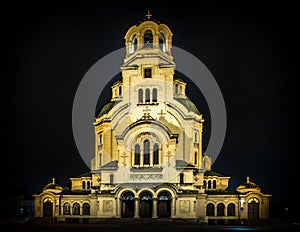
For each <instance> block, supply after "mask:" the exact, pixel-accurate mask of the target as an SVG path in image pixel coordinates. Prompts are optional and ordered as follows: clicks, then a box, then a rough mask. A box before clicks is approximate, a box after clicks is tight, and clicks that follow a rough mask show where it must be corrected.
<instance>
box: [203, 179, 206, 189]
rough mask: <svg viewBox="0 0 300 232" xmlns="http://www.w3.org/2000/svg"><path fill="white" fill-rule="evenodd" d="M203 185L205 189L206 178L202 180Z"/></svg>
mask: <svg viewBox="0 0 300 232" xmlns="http://www.w3.org/2000/svg"><path fill="white" fill-rule="evenodd" d="M203 187H204V188H205V189H206V180H204V181H203Z"/></svg>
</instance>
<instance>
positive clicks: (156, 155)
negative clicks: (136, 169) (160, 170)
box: [153, 143, 159, 164]
mask: <svg viewBox="0 0 300 232" xmlns="http://www.w3.org/2000/svg"><path fill="white" fill-rule="evenodd" d="M153 164H159V147H158V144H157V143H156V144H154V147H153Z"/></svg>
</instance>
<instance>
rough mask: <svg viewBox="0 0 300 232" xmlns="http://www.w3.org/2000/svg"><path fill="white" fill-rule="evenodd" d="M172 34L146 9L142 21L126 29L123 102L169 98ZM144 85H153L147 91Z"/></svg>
mask: <svg viewBox="0 0 300 232" xmlns="http://www.w3.org/2000/svg"><path fill="white" fill-rule="evenodd" d="M172 36H173V34H172V32H171V30H170V28H169V27H168V26H167V25H165V24H163V23H160V22H159V21H157V20H155V19H152V15H151V14H150V12H149V11H148V13H147V14H146V18H145V19H144V20H143V21H140V22H139V23H137V24H136V25H134V26H132V27H130V28H129V30H128V31H127V33H126V34H125V36H124V39H125V46H126V55H125V58H124V64H123V65H122V66H121V72H122V85H123V99H124V100H125V101H128V102H130V103H131V104H132V105H136V104H145V103H156V102H159V101H163V102H165V101H168V100H170V99H169V98H172V96H173V94H172V90H173V86H172V85H173V75H174V70H175V63H174V61H173V56H172V52H171V48H172ZM146 85H148V86H149V85H150V86H153V88H150V93H149V94H148V93H146V91H148V90H146V87H145V86H146ZM137 89H139V91H140V93H138V91H137ZM153 89H155V90H154V92H153ZM141 91H143V93H142V92H141Z"/></svg>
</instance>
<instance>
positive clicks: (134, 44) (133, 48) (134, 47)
mask: <svg viewBox="0 0 300 232" xmlns="http://www.w3.org/2000/svg"><path fill="white" fill-rule="evenodd" d="M137 43H138V41H137V37H136V35H134V36H133V37H132V39H131V44H130V47H129V53H130V54H131V53H134V52H135V51H136V50H137Z"/></svg>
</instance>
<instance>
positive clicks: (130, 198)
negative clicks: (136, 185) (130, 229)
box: [121, 192, 134, 218]
mask: <svg viewBox="0 0 300 232" xmlns="http://www.w3.org/2000/svg"><path fill="white" fill-rule="evenodd" d="M121 200H122V217H123V218H133V216H134V195H133V193H131V192H125V193H123V194H122V198H121Z"/></svg>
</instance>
